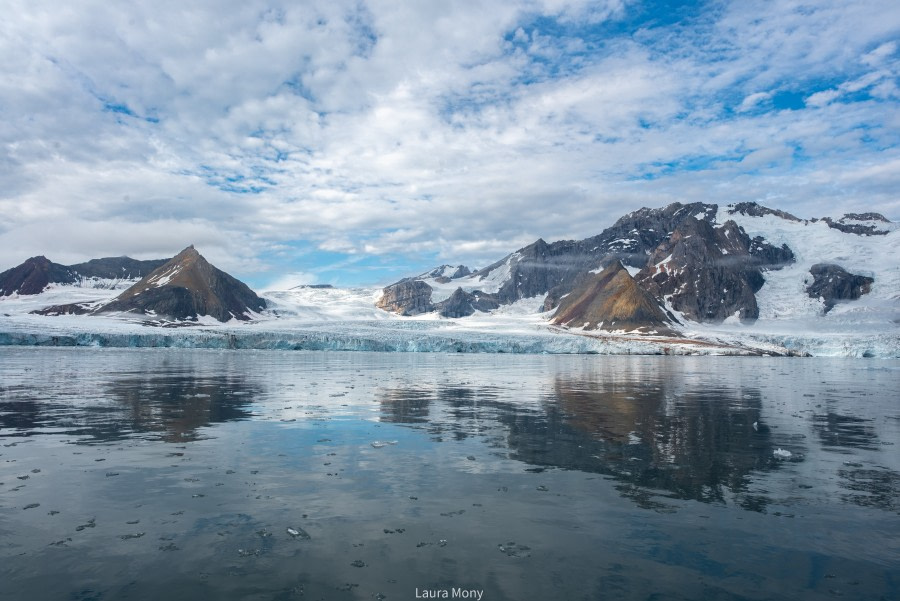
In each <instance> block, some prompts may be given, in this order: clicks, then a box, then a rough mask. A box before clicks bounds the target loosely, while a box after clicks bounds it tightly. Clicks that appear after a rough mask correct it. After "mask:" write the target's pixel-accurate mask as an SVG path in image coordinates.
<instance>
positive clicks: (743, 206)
mask: <svg viewBox="0 0 900 601" xmlns="http://www.w3.org/2000/svg"><path fill="white" fill-rule="evenodd" d="M728 213H730V214H731V215H734V214H735V213H740V214H741V215H747V216H748V217H765V216H766V215H775V216H776V217H781V218H782V219H786V220H788V221H798V222H802V221H804V220H803V219H800V218H799V217H796V216H794V215H791V214H790V213H788V212H786V211H779V210H778V209H770V208H769V207H764V206H762V205H761V204H758V203H755V202H739V203H737V204H732V205H728Z"/></svg>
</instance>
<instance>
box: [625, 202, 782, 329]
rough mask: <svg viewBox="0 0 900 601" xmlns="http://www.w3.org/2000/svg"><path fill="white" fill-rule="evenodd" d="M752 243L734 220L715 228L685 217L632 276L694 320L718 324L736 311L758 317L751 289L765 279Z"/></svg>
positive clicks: (743, 316) (743, 317) (755, 288)
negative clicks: (752, 249)
mask: <svg viewBox="0 0 900 601" xmlns="http://www.w3.org/2000/svg"><path fill="white" fill-rule="evenodd" d="M751 243H752V241H751V239H750V237H749V236H748V235H747V233H746V232H744V230H743V229H742V228H740V227H739V226H738V225H737V224H736V223H734V222H733V221H727V222H726V223H724V224H723V225H721V226H720V227H718V228H714V227H713V226H712V225H711V224H710V223H709V222H708V221H700V220H698V219H694V218H689V219H686V220H684V221H683V222H682V223H681V224H680V225H679V226H678V227H677V228H676V230H675V231H674V232H673V233H672V235H671V237H669V239H668V240H666V241H664V242H663V243H661V244H660V245H659V246H658V247H657V248H656V249H655V250H654V251H653V253H651V255H650V260H649V262H648V264H647V266H646V267H645V268H644V269H642V270H641V271H640V273H638V274H637V276H636V279H637V281H638V282H639V283H640V284H641V285H642V286H643V287H644V288H645V289H647V290H648V291H649V292H650V293H652V294H653V295H655V296H656V297H657V298H662V299H666V300H667V301H668V302H669V303H671V306H672V308H673V309H675V310H677V311H679V312H681V313H682V314H683V315H685V316H686V317H687V318H689V319H692V320H694V321H701V322H721V321H723V320H724V319H725V318H727V317H729V316H732V315H735V314H736V315H737V316H738V317H739V318H740V319H741V320H753V319H756V318H757V317H758V316H759V308H758V306H757V304H756V296H755V293H756V292H757V291H758V290H759V289H760V288H761V287H762V285H763V283H764V282H765V279H764V278H763V276H762V272H761V269H760V264H759V259H758V258H757V257H755V256H753V255H751V253H750V246H751Z"/></svg>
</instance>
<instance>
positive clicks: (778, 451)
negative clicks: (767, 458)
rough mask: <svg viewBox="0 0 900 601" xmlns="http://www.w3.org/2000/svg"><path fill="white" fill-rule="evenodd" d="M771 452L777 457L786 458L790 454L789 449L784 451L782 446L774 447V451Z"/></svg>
mask: <svg viewBox="0 0 900 601" xmlns="http://www.w3.org/2000/svg"><path fill="white" fill-rule="evenodd" d="M772 454H773V455H775V456H776V457H778V458H779V459H788V458H789V457H790V456H791V455H792V453H791V452H790V451H786V450H784V449H782V448H778V449H775V450H774V451H772Z"/></svg>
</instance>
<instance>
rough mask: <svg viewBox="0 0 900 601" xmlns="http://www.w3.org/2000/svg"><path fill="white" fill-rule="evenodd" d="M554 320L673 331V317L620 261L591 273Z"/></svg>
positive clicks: (576, 324) (564, 301)
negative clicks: (635, 279)
mask: <svg viewBox="0 0 900 601" xmlns="http://www.w3.org/2000/svg"><path fill="white" fill-rule="evenodd" d="M553 323H556V324H561V325H563V324H564V325H569V326H572V327H584V328H585V329H586V330H594V329H597V328H600V329H603V330H610V331H612V330H628V331H631V330H638V329H640V330H645V331H648V330H655V331H656V332H658V333H661V334H673V333H674V332H673V331H672V329H671V328H670V326H671V325H672V324H673V323H674V320H673V319H672V318H671V317H670V316H669V315H667V314H666V312H665V311H663V310H662V309H661V308H660V306H659V303H658V302H657V301H656V299H654V298H653V297H652V296H650V294H649V293H648V292H647V291H645V290H644V289H643V288H641V287H640V286H638V284H637V282H635V281H634V279H633V278H632V277H631V275H630V274H629V273H628V271H627V270H626V269H625V267H624V266H623V265H622V263H621V262H620V261H614V262H613V263H611V264H610V265H609V266H607V267H606V268H605V269H604V270H603V271H601V272H600V273H591V274H588V276H587V277H585V278H583V279H582V280H581V282H579V283H578V284H577V285H576V286H575V288H574V289H573V290H572V292H571V293H569V294H568V295H566V296H565V297H563V298H562V300H561V301H560V303H559V308H558V309H557V310H556V313H555V314H554V316H553Z"/></svg>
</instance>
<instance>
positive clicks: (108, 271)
mask: <svg viewBox="0 0 900 601" xmlns="http://www.w3.org/2000/svg"><path fill="white" fill-rule="evenodd" d="M166 261H168V259H151V260H147V261H139V260H137V259H132V258H131V257H104V258H102V259H91V260H90V261H86V262H84V263H77V264H75V265H70V266H69V267H70V268H71V269H72V270H74V271H75V272H76V273H78V275H80V276H81V277H83V278H101V279H109V280H114V279H121V280H134V279H140V278H143V277H145V276H147V275H149V274H150V272H151V271H153V270H154V269H156V268H157V267H160V266H161V265H163V264H164V263H165V262H166Z"/></svg>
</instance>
